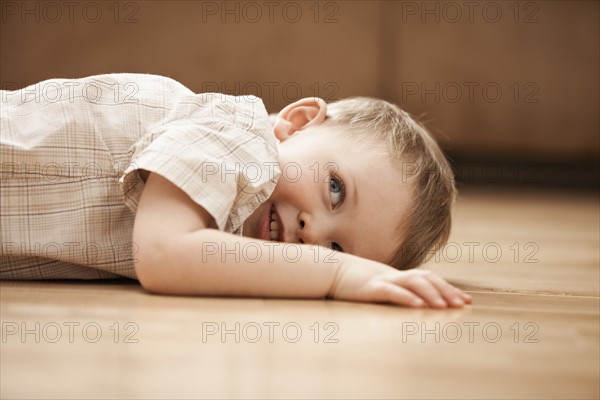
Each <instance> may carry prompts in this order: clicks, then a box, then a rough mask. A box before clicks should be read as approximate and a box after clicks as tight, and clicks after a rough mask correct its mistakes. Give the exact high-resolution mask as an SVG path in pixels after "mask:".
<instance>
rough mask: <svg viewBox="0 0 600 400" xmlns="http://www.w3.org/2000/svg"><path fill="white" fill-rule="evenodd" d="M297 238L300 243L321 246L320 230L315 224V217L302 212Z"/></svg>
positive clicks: (298, 218) (299, 217) (299, 218)
mask: <svg viewBox="0 0 600 400" xmlns="http://www.w3.org/2000/svg"><path fill="white" fill-rule="evenodd" d="M297 223H298V225H297V227H296V229H297V231H296V232H297V236H298V242H299V243H307V244H319V243H320V236H322V235H320V234H319V228H318V227H317V226H316V225H317V224H315V220H314V217H313V216H312V215H310V214H308V213H306V212H300V213H299V214H298V217H297Z"/></svg>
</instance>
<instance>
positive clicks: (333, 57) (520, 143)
mask: <svg viewBox="0 0 600 400" xmlns="http://www.w3.org/2000/svg"><path fill="white" fill-rule="evenodd" d="M0 4H1V11H2V15H1V17H2V20H1V28H0V33H1V35H0V84H1V87H2V89H5V90H14V89H17V88H21V87H23V86H26V85H29V84H33V83H36V82H38V81H41V80H44V79H47V78H57V77H61V78H76V77H82V76H87V75H93V74H101V73H109V72H145V73H153V74H161V75H166V76H170V77H172V78H174V79H176V80H178V81H180V82H182V83H183V84H185V85H186V86H188V87H189V88H190V89H192V90H194V91H196V92H202V91H218V92H224V93H229V94H240V95H241V94H254V95H258V96H260V97H261V98H262V99H263V100H264V102H265V105H266V106H267V109H268V111H269V112H276V111H278V110H279V109H281V108H282V107H283V106H285V105H286V104H288V103H290V102H292V101H294V100H296V99H298V98H301V97H307V96H314V95H318V96H320V97H323V98H324V99H326V100H330V101H331V100H335V99H338V98H343V97H348V96H354V95H363V96H376V97H380V98H384V99H387V100H390V101H392V102H395V103H396V104H398V105H399V106H401V107H402V108H404V109H406V110H407V111H409V112H411V113H412V114H414V115H416V116H418V117H420V119H421V120H422V121H423V122H425V124H426V126H427V127H428V128H429V129H430V130H431V131H432V133H433V134H434V135H435V136H436V138H437V139H438V140H439V141H440V143H441V145H442V146H443V148H444V149H445V150H446V152H447V154H448V155H449V157H450V158H451V160H452V162H453V163H454V167H455V169H456V173H457V176H458V179H459V181H461V182H462V183H489V184H497V183H509V184H516V185H529V186H531V185H536V184H539V185H547V184H560V185H569V186H571V187H575V186H578V187H581V186H587V187H594V188H596V187H597V185H598V163H599V159H600V143H599V132H600V126H599V114H598V113H599V110H600V103H599V97H600V93H599V92H600V84H599V75H600V74H599V71H600V68H599V62H600V53H599V48H600V46H599V38H600V33H599V17H600V13H599V2H597V1H524V2H517V1H510V0H509V1H496V2H494V1H473V2H463V1H456V2H454V1H449V2H446V1H414V2H413V1H396V2H394V1H381V2H378V1H343V2H342V1H323V2H316V1H249V2H247V1H242V2H240V1H160V0H159V1H119V2H116V1H110V0H109V1H55V2H52V1H51V2H44V1H4V0H2V1H1V2H0Z"/></svg>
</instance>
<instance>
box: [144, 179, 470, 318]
mask: <svg viewBox="0 0 600 400" xmlns="http://www.w3.org/2000/svg"><path fill="white" fill-rule="evenodd" d="M213 228H214V221H213V219H212V217H211V216H210V214H209V213H208V212H207V211H206V210H204V208H203V207H201V206H199V205H197V204H196V203H194V202H193V201H192V200H191V199H190V198H189V197H188V196H187V195H186V194H185V193H184V192H183V191H182V190H180V189H179V188H178V187H176V186H175V185H173V184H172V183H171V182H170V181H168V180H167V179H165V178H163V177H161V176H160V175H157V174H153V173H152V174H150V176H149V177H148V180H147V183H146V186H145V188H144V191H143V193H142V196H141V199H140V203H139V206H138V210H137V215H136V219H135V225H134V232H133V241H134V243H135V244H136V246H137V248H138V249H139V251H138V252H137V253H136V259H137V262H136V265H135V268H136V273H137V276H138V278H139V280H140V283H141V284H142V286H143V287H144V288H146V289H147V290H149V291H152V292H157V293H166V294H190V295H229V296H258V297H296V298H323V297H333V298H336V299H341V300H354V301H369V302H390V303H396V304H401V305H409V306H418V305H419V304H418V301H419V299H420V298H422V299H424V300H425V302H426V303H428V304H429V305H430V306H434V307H444V306H446V304H449V305H457V306H460V305H462V304H464V303H455V302H453V299H454V298H456V297H460V298H461V299H462V301H463V302H465V303H468V302H470V297H469V296H468V295H466V294H464V293H462V292H461V291H460V290H458V289H456V288H454V287H453V286H451V285H449V284H448V283H446V282H445V281H444V280H443V279H442V278H440V277H439V276H438V275H435V274H433V273H431V272H428V271H397V270H395V269H393V268H391V267H389V266H386V265H384V264H381V263H377V262H374V261H370V260H366V259H363V258H360V257H356V256H352V255H350V254H345V253H338V252H334V251H332V250H329V249H326V248H324V247H318V246H310V245H300V244H284V243H274V242H265V241H262V240H258V239H252V238H246V237H241V236H237V235H233V234H229V233H225V232H222V231H219V230H216V229H213ZM284 245H285V246H286V247H285V248H284ZM291 246H293V247H291ZM286 250H287V251H286ZM442 298H443V299H445V300H443V301H442V302H441V303H436V301H439V300H440V299H442ZM415 302H417V303H415ZM421 305H424V304H421Z"/></svg>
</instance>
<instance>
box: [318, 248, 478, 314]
mask: <svg viewBox="0 0 600 400" xmlns="http://www.w3.org/2000/svg"><path fill="white" fill-rule="evenodd" d="M330 297H333V298H335V299H338V300H352V301H364V302H384V303H394V304H398V305H402V306H407V307H427V306H428V307H434V308H446V307H462V306H464V305H465V304H470V303H471V300H472V298H471V296H470V295H468V294H466V293H464V292H463V291H462V290H460V289H458V288H455V287H454V286H452V285H450V284H449V283H448V282H446V281H445V280H444V279H443V278H442V277H440V276H439V275H438V274H436V273H434V272H431V271H427V270H409V271H398V270H396V269H394V268H391V267H388V266H386V265H384V264H380V263H377V262H374V261H369V260H364V259H360V258H357V257H353V256H350V257H349V258H347V259H344V261H343V262H342V265H341V266H340V269H339V271H338V273H337V275H336V278H335V281H334V284H333V286H332V289H331V292H330Z"/></svg>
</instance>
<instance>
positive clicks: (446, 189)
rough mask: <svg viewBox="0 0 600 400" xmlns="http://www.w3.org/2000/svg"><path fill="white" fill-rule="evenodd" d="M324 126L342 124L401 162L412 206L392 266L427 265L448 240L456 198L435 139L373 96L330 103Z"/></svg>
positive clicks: (401, 225) (449, 170) (452, 178)
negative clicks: (381, 147)
mask: <svg viewBox="0 0 600 400" xmlns="http://www.w3.org/2000/svg"><path fill="white" fill-rule="evenodd" d="M323 124H327V125H342V126H344V127H347V128H349V129H348V131H349V132H351V134H354V135H357V136H356V137H357V138H360V139H366V140H369V141H370V142H372V143H376V144H384V145H385V146H386V147H387V150H388V153H389V156H390V157H391V158H392V159H394V160H398V161H400V163H401V165H402V169H403V172H402V176H403V178H404V179H405V180H407V182H409V187H410V188H411V189H412V201H411V205H410V206H409V210H408V213H407V214H406V215H405V217H404V218H403V219H402V221H400V224H399V227H398V229H399V231H403V232H404V235H403V237H404V239H403V240H402V242H401V243H400V244H399V246H398V248H397V250H396V252H395V254H394V256H393V257H392V260H390V262H389V264H390V265H391V266H392V267H394V268H397V269H401V270H406V269H411V268H414V267H417V266H418V265H420V264H421V263H423V262H425V261H427V260H428V259H429V258H430V257H431V256H432V255H433V254H434V252H435V250H437V249H439V248H440V247H441V246H443V245H444V244H445V243H446V242H447V241H448V237H449V236H450V229H451V226H452V208H453V206H454V203H455V201H456V195H457V191H456V186H455V183H454V174H453V173H452V170H451V168H450V165H449V164H448V161H447V160H446V158H445V156H444V153H443V152H442V150H441V149H440V147H439V146H438V144H437V143H436V141H435V140H434V138H433V137H432V136H431V134H430V133H429V132H428V131H427V129H425V127H423V126H422V125H421V124H420V123H419V122H417V121H416V120H415V119H414V118H413V117H412V116H411V115H410V114H408V113H407V112H405V111H403V110H401V109H400V108H399V107H397V106H396V105H394V104H391V103H388V102H387V101H384V100H379V99H374V98H369V97H352V98H348V99H343V100H339V101H337V102H334V103H331V104H329V105H328V109H327V119H326V121H325V122H324V123H323ZM405 172H408V173H409V174H410V175H411V176H405Z"/></svg>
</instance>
